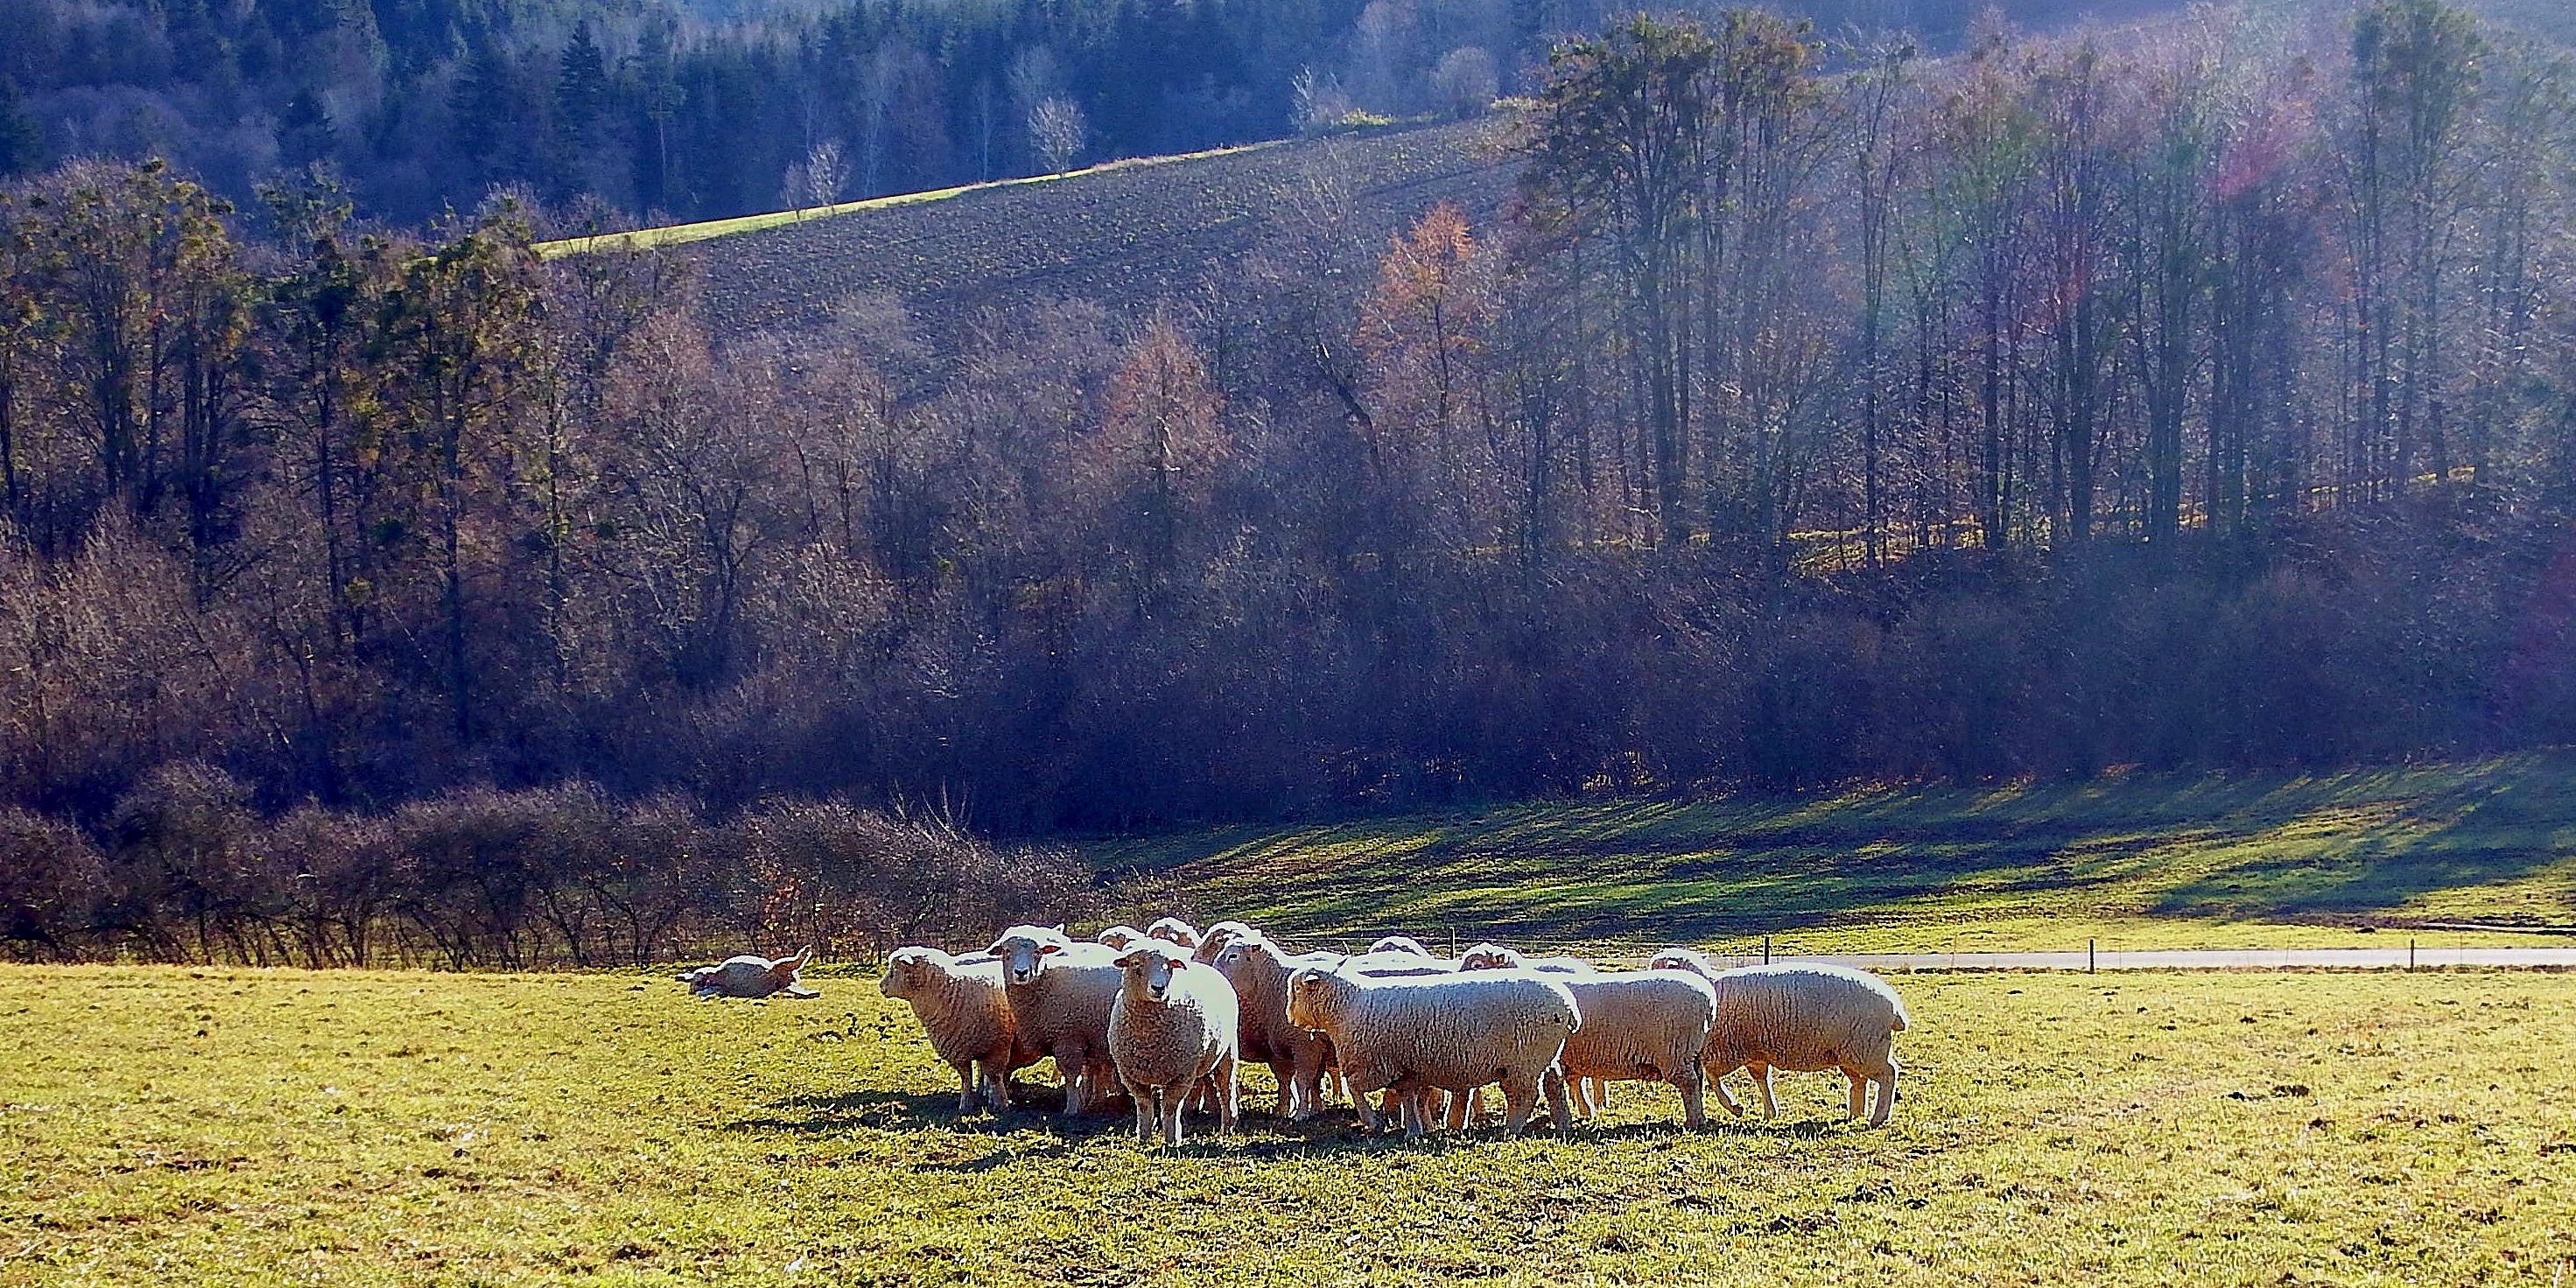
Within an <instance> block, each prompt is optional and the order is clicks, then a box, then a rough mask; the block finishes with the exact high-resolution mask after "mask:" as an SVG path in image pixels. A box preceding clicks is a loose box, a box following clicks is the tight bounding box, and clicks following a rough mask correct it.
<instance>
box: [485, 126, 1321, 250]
mask: <svg viewBox="0 0 2576 1288" xmlns="http://www.w3.org/2000/svg"><path fill="white" fill-rule="evenodd" d="M1278 145H1279V141H1278V140H1272V141H1269V142H1264V143H1247V144H1243V145H1241V146H1239V147H1231V148H1210V149H1208V150H1207V151H1204V152H1184V153H1179V154H1177V155H1173V156H1158V157H1135V158H1131V159H1128V160H1124V161H1106V162H1103V163H1101V164H1099V165H1095V166H1086V167H1084V168H1082V169H1080V170H1067V171H1065V172H1063V173H1061V174H1039V175H1030V176H1027V177H1025V178H1019V179H996V180H993V181H991V182H989V183H969V184H960V185H958V186H957V187H954V188H934V189H931V190H929V191H927V192H905V193H897V194H895V195H893V196H888V197H869V198H866V199H864V200H860V201H842V202H835V203H833V204H831V205H828V206H807V207H804V208H801V209H797V210H773V211H770V212H768V213H766V214H758V215H738V216H736V217H734V218H732V219H709V220H703V221H700V222H698V223H693V224H664V225H661V226H659V227H654V228H638V229H635V230H633V231H631V232H622V233H600V234H598V235H596V236H591V237H566V238H563V239H561V240H558V241H550V242H539V243H537V246H536V252H537V255H538V257H539V258H541V259H556V258H560V257H562V256H565V255H588V254H594V253H598V252H602V251H639V250H659V249H662V248H664V247H668V246H685V245H687V244H689V243H690V242H700V241H707V240H710V239H712V238H717V237H730V236H733V235H735V234H738V233H750V232H758V231H760V230H762V229H764V228H777V227H781V226H783V225H788V224H801V223H805V222H807V221H808V220H814V219H829V218H831V217H833V216H835V215H852V214H859V213H861V212H864V211H872V210H893V209H897V208H899V207H903V206H916V205H920V204H922V203H924V202H932V201H946V200H949V199H950V198H953V197H960V196H964V195H966V194H969V193H982V192H994V191H998V190H1001V189H1005V188H1022V187H1027V186H1029V185H1031V184H1039V183H1053V182H1055V181H1057V180H1060V179H1069V178H1073V177H1075V176H1077V175H1091V174H1114V173H1118V172H1121V171H1126V170H1135V169H1142V168H1145V167H1148V166H1159V165H1170V164H1172V163H1174V162H1187V161H1201V160H1206V159H1208V158H1210V157H1222V156H1233V155H1235V154H1237V153H1243V152H1253V151H1258V150H1260V149H1262V148H1270V147H1277V146H1278Z"/></svg>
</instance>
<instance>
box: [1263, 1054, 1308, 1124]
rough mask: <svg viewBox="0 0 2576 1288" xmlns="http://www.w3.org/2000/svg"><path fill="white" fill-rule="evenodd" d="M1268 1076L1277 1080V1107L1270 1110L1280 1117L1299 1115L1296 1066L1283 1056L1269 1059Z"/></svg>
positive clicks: (1295, 1116)
mask: <svg viewBox="0 0 2576 1288" xmlns="http://www.w3.org/2000/svg"><path fill="white" fill-rule="evenodd" d="M1270 1076H1271V1077H1272V1078H1275V1079H1277V1080H1278V1082H1279V1107H1278V1108H1277V1109H1276V1110H1273V1111H1272V1112H1273V1113H1275V1114H1276V1115H1277V1116H1279V1117H1281V1118H1292V1119H1293V1118H1298V1117H1301V1116H1302V1115H1300V1114H1299V1113H1298V1112H1297V1095H1298V1088H1297V1066H1296V1065H1295V1064H1293V1063H1291V1062H1290V1061H1288V1060H1287V1059H1285V1058H1282V1059H1278V1060H1273V1061H1270Z"/></svg>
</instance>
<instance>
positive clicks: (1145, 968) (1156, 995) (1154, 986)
mask: <svg viewBox="0 0 2576 1288" xmlns="http://www.w3.org/2000/svg"><path fill="white" fill-rule="evenodd" d="M1190 965H1191V962H1190V959H1189V957H1188V955H1186V954H1184V953H1176V952H1173V951H1172V950H1170V949H1168V948H1165V947H1163V946H1162V945H1160V944H1154V945H1139V946H1137V947H1135V948H1132V949H1129V950H1128V951H1127V952H1126V953H1125V954H1123V955H1121V956H1120V957H1119V958H1118V961H1117V966H1118V969H1120V970H1123V971H1125V972H1127V983H1128V988H1129V990H1130V991H1131V992H1132V991H1135V990H1137V989H1140V988H1141V989H1142V990H1143V991H1144V994H1145V996H1146V997H1148V998H1151V999H1152V1000H1154V1001H1157V1002H1159V1001H1162V1000H1163V999H1164V998H1165V997H1167V996H1169V995H1170V994H1171V991H1172V979H1173V977H1174V976H1177V975H1179V974H1180V973H1181V972H1182V971H1185V970H1188V969H1189V968H1190Z"/></svg>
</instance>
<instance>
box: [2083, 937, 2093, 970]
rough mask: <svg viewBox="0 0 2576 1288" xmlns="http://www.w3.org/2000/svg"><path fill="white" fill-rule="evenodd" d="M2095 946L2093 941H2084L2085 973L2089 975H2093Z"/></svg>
mask: <svg viewBox="0 0 2576 1288" xmlns="http://www.w3.org/2000/svg"><path fill="white" fill-rule="evenodd" d="M2093 944H2094V941H2093V940H2090V939H2087V940H2085V941H2084V973H2085V974H2087V975H2090V974H2092V973H2093Z"/></svg>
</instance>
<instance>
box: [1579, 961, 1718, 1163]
mask: <svg viewBox="0 0 2576 1288" xmlns="http://www.w3.org/2000/svg"><path fill="white" fill-rule="evenodd" d="M1558 982H1559V983H1561V984H1563V985H1564V986H1565V989H1566V991H1567V992H1569V993H1572V994H1573V995H1574V1005H1575V1008H1576V1009H1577V1010H1578V1011H1580V1012H1582V1015H1583V1028H1582V1029H1581V1030H1580V1031H1578V1032H1577V1033H1575V1035H1574V1036H1572V1037H1570V1038H1567V1039H1566V1041H1565V1054H1564V1055H1562V1056H1560V1057H1558V1061H1559V1063H1560V1064H1561V1065H1562V1066H1563V1067H1564V1069H1565V1076H1566V1077H1568V1078H1572V1079H1575V1080H1576V1081H1577V1082H1578V1083H1579V1084H1588V1086H1589V1087H1590V1088H1591V1089H1592V1090H1594V1091H1597V1092H1598V1093H1600V1097H1601V1099H1600V1102H1599V1103H1589V1104H1587V1108H1588V1109H1589V1110H1590V1113H1591V1114H1593V1115H1597V1114H1598V1113H1599V1112H1600V1108H1601V1104H1604V1103H1607V1101H1608V1098H1609V1097H1608V1091H1609V1084H1610V1083H1613V1082H1628V1081H1645V1082H1666V1083H1670V1084H1672V1086H1673V1087H1674V1089H1675V1090H1678V1091H1680V1092H1681V1093H1682V1123H1683V1124H1684V1125H1685V1126H1689V1127H1698V1126H1699V1125H1700V1124H1701V1123H1702V1122H1703V1121H1705V1118H1704V1116H1703V1113H1702V1107H1701V1106H1702V1102H1701V1082H1700V1060H1701V1057H1702V1056H1703V1055H1704V1054H1705V1053H1706V1051H1707V1048H1708V1041H1709V1032H1710V1029H1711V1028H1712V1026H1714V1025H1715V1023H1716V1022H1717V989H1716V987H1715V986H1714V985H1712V984H1710V983H1709V982H1708V981H1707V980H1705V979H1702V978H1700V977H1699V976H1698V975H1696V974H1693V973H1691V972H1689V971H1681V970H1640V971H1613V972H1609V973H1606V974H1605V973H1594V974H1570V975H1565V976H1562V977H1560V978H1559V979H1558ZM1585 1099H1586V1100H1587V1101H1590V1100H1591V1096H1590V1095H1587V1096H1586V1097H1585Z"/></svg>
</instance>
